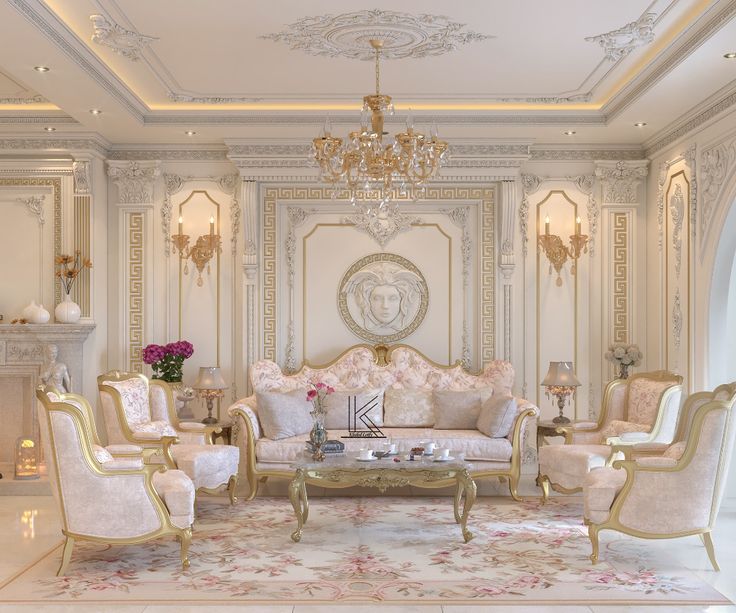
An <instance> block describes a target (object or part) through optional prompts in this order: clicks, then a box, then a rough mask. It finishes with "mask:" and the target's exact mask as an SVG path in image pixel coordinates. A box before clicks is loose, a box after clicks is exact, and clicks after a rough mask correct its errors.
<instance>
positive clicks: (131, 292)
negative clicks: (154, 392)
mask: <svg viewBox="0 0 736 613" xmlns="http://www.w3.org/2000/svg"><path fill="white" fill-rule="evenodd" d="M127 217H128V364H129V367H128V370H129V371H131V372H143V356H142V355H141V352H142V351H143V318H144V314H143V309H144V304H145V295H144V282H143V272H144V265H145V264H144V249H145V231H144V230H145V214H144V213H129V214H128V216H127Z"/></svg>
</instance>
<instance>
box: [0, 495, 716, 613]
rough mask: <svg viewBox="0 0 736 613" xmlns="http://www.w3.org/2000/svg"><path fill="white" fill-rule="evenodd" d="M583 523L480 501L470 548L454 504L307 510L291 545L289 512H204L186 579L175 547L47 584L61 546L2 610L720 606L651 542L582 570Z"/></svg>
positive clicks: (606, 549) (349, 503) (567, 510)
mask: <svg viewBox="0 0 736 613" xmlns="http://www.w3.org/2000/svg"><path fill="white" fill-rule="evenodd" d="M581 517H582V508H581V504H580V502H579V501H570V500H567V501H558V500H554V499H553V500H551V501H550V502H549V503H548V504H547V505H546V506H540V505H539V504H538V503H537V502H536V501H534V502H525V503H514V502H511V501H508V500H507V499H500V498H480V499H478V500H477V501H476V504H475V506H474V507H473V510H472V511H471V515H470V520H469V522H468V527H469V528H470V529H471V530H472V531H473V533H474V534H475V538H474V539H473V540H471V541H470V542H469V543H467V544H466V543H463V539H462V536H461V534H460V529H459V527H458V525H457V524H456V523H455V521H454V519H453V512H452V499H451V498H420V497H402V498H394V497H380V498H361V497H354V498H322V497H319V498H318V497H313V498H312V499H311V501H310V517H309V521H308V522H307V524H306V525H305V527H304V533H303V536H302V540H301V542H300V543H294V542H293V541H292V540H291V538H290V534H291V532H292V531H293V530H294V529H295V527H296V522H295V519H294V514H293V510H292V507H291V504H290V503H289V501H288V499H286V498H262V499H256V500H255V501H253V502H239V503H238V504H236V505H235V506H234V507H231V506H229V505H226V504H222V503H220V501H218V500H213V499H209V500H203V501H201V503H200V504H199V513H198V517H197V521H196V523H195V526H194V537H193V540H192V546H191V549H190V559H191V567H190V568H189V569H188V570H182V569H181V567H180V565H179V564H178V560H179V554H178V544H177V543H176V542H175V541H173V539H166V540H158V541H153V542H151V543H148V544H143V545H128V546H115V547H106V546H104V545H98V544H93V543H78V544H77V545H76V547H75V550H74V554H73V556H72V562H71V565H70V567H69V571H68V574H67V576H65V577H58V578H57V577H55V576H54V573H55V571H56V569H57V567H58V564H59V561H60V558H61V548H60V547H57V548H55V549H54V550H52V551H51V552H49V553H48V554H46V555H45V556H44V557H42V558H41V559H40V560H38V561H36V562H35V563H34V564H32V565H31V566H30V567H29V568H27V569H25V570H24V571H23V572H21V573H19V574H18V575H16V576H15V577H13V578H11V579H10V580H9V581H7V582H6V583H5V584H4V585H2V586H0V602H49V601H54V602H57V603H58V602H78V603H93V602H96V603H102V602H105V603H111V602H115V601H122V600H124V601H125V602H128V603H130V602H138V601H140V602H146V603H150V602H154V603H155V602H167V603H171V602H172V601H176V602H189V603H202V604H204V603H210V604H213V603H214V604H226V603H258V602H260V603H274V602H278V603H305V602H307V603H319V602H376V601H380V602H390V603H413V604H416V603H489V604H491V603H493V604H498V603H514V602H525V603H537V604H551V603H557V604H559V603H560V601H562V602H565V603H587V604H591V603H604V604H611V603H619V604H624V603H633V604H642V603H648V602H651V603H664V602H667V603H670V604H678V603H679V604H694V603H698V604H723V603H728V602H729V600H727V599H726V598H724V597H723V596H722V595H721V594H720V593H718V592H717V591H716V590H715V589H714V588H712V587H710V586H709V585H708V584H706V583H705V582H703V581H702V580H700V579H699V578H697V577H696V576H695V575H694V574H692V573H689V572H688V571H686V570H685V569H683V568H681V567H678V565H677V562H676V561H675V560H672V559H671V558H672V556H668V555H667V548H666V547H663V546H660V545H661V544H658V546H655V547H652V546H651V542H650V541H643V540H638V539H633V538H630V537H627V536H623V535H618V534H616V533H613V532H604V533H603V534H602V543H601V562H600V563H599V564H597V565H596V566H593V565H591V563H590V560H589V559H588V555H589V554H590V544H589V541H588V538H587V533H586V530H585V528H584V526H582V523H581ZM697 545H699V543H697ZM697 545H696V543H695V542H694V543H693V546H694V547H695V546H697Z"/></svg>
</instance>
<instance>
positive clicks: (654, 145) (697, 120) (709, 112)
mask: <svg viewBox="0 0 736 613" xmlns="http://www.w3.org/2000/svg"><path fill="white" fill-rule="evenodd" d="M734 105H736V79H734V80H733V81H731V82H730V83H729V84H728V85H726V86H725V87H722V88H721V89H720V90H718V91H717V92H716V93H715V94H713V95H712V96H710V97H708V98H707V99H706V100H704V101H703V102H701V103H700V104H698V105H696V106H694V107H693V108H691V109H690V110H689V111H687V112H686V113H684V114H683V115H681V116H680V117H678V118H677V119H676V120H675V121H673V122H672V123H671V124H669V125H668V126H667V127H665V128H664V129H663V130H660V131H659V132H657V133H656V134H654V135H653V136H652V137H651V138H650V139H649V140H647V141H645V142H644V147H645V149H646V154H647V157H653V156H654V155H655V154H656V153H658V152H659V151H661V150H662V149H664V148H665V147H667V146H668V145H672V144H674V143H675V142H677V141H678V140H680V139H681V138H683V137H685V136H686V135H687V134H689V133H690V132H692V131H693V130H695V129H697V128H699V127H701V126H702V125H704V124H706V123H708V122H709V121H711V120H713V119H715V118H716V117H718V116H719V115H720V114H721V113H723V112H725V111H728V110H729V109H731V108H732V107H733V106H734Z"/></svg>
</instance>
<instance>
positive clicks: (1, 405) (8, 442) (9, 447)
mask: <svg viewBox="0 0 736 613" xmlns="http://www.w3.org/2000/svg"><path fill="white" fill-rule="evenodd" d="M94 328H95V326H94V324H73V325H69V324H16V325H10V324H0V473H2V475H3V478H4V479H13V474H14V468H15V466H14V462H15V459H16V458H15V447H16V441H17V440H18V439H19V438H21V437H28V438H31V439H33V440H35V441H38V442H39V443H40V453H39V457H40V458H41V474H44V472H45V469H46V466H45V462H44V460H43V442H42V441H41V440H40V430H39V424H38V407H37V402H36V396H35V389H36V386H37V385H39V384H40V383H41V380H40V374H41V369H42V366H43V360H44V347H45V346H46V345H47V344H49V343H54V344H55V345H56V346H57V347H58V348H59V355H58V358H57V359H58V361H60V362H64V363H65V364H66V365H67V368H68V369H69V374H70V375H71V379H72V391H74V392H77V393H81V392H82V378H83V355H84V353H83V348H84V341H85V339H86V338H87V336H88V335H89V333H90V332H92V330H94Z"/></svg>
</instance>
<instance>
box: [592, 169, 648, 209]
mask: <svg viewBox="0 0 736 613" xmlns="http://www.w3.org/2000/svg"><path fill="white" fill-rule="evenodd" d="M648 165H649V160H638V161H624V160H619V161H618V162H615V163H612V162H604V161H601V162H598V163H596V167H595V176H596V177H598V179H599V180H600V182H601V184H602V185H603V202H604V203H606V204H637V203H638V202H639V196H638V194H637V187H638V186H639V183H640V182H641V181H642V180H644V178H645V177H646V176H647V173H648V170H647V167H648Z"/></svg>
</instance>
